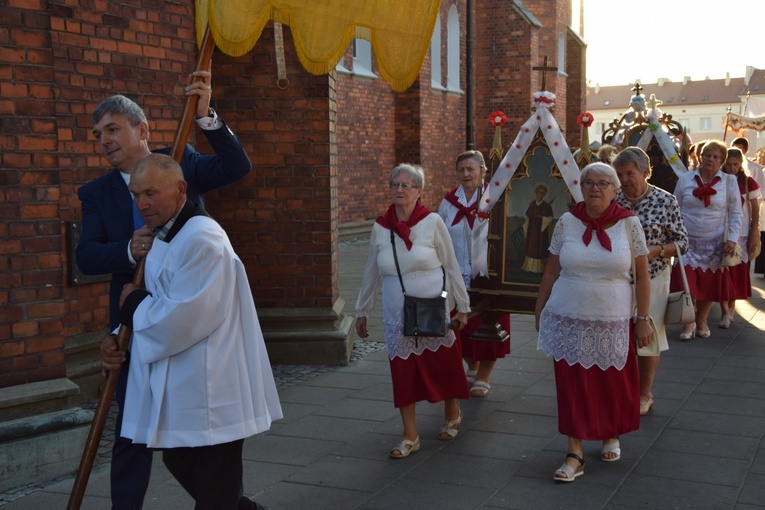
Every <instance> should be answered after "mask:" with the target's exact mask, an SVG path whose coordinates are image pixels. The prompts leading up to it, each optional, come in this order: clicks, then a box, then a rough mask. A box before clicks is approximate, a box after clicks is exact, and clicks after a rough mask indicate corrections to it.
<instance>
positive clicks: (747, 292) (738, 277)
mask: <svg viewBox="0 0 765 510" xmlns="http://www.w3.org/2000/svg"><path fill="white" fill-rule="evenodd" d="M728 272H730V278H731V280H733V292H734V297H733V298H731V299H748V298H750V297H752V281H751V279H750V276H749V263H748V262H744V263H742V264H739V265H737V266H734V267H731V268H728Z"/></svg>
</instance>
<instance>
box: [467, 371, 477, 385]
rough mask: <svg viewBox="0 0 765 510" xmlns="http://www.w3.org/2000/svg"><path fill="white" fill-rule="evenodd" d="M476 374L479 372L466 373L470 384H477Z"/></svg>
mask: <svg viewBox="0 0 765 510" xmlns="http://www.w3.org/2000/svg"><path fill="white" fill-rule="evenodd" d="M476 373H478V370H468V371H467V372H465V377H467V382H468V384H473V382H475V374H476Z"/></svg>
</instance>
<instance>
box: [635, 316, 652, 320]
mask: <svg viewBox="0 0 765 510" xmlns="http://www.w3.org/2000/svg"><path fill="white" fill-rule="evenodd" d="M635 318H636V319H640V320H641V321H647V320H650V319H651V316H650V315H635Z"/></svg>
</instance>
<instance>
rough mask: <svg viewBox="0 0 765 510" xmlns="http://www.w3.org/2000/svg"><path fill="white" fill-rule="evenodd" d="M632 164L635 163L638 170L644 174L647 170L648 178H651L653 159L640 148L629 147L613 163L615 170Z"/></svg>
mask: <svg viewBox="0 0 765 510" xmlns="http://www.w3.org/2000/svg"><path fill="white" fill-rule="evenodd" d="M630 163H634V164H635V166H636V167H637V169H638V170H640V171H641V172H643V173H645V172H646V170H647V171H648V177H651V158H649V157H648V154H646V153H645V151H644V150H643V149H641V148H640V147H627V148H626V149H624V150H622V151H621V152H620V153H619V154H618V155H617V156H616V158H614V160H613V161H612V162H611V164H612V165H613V166H614V168H617V167H621V166H626V165H629V164H630Z"/></svg>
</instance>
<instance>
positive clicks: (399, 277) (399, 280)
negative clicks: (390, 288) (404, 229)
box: [390, 229, 446, 296]
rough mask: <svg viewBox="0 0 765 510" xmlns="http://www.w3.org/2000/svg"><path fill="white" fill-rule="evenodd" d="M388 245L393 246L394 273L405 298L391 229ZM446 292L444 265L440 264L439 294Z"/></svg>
mask: <svg viewBox="0 0 765 510" xmlns="http://www.w3.org/2000/svg"><path fill="white" fill-rule="evenodd" d="M390 244H391V245H392V246H393V261H394V262H395V263H396V273H398V283H400V284H401V292H403V294H404V295H405V296H406V289H404V279H403V278H401V268H400V267H399V265H398V255H397V254H396V239H395V238H394V237H393V229H390ZM445 290H446V271H444V265H443V264H441V292H443V291H445Z"/></svg>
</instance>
